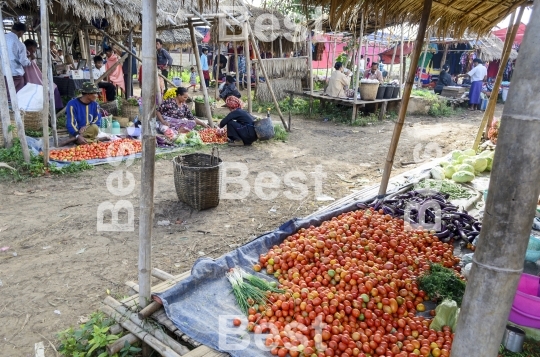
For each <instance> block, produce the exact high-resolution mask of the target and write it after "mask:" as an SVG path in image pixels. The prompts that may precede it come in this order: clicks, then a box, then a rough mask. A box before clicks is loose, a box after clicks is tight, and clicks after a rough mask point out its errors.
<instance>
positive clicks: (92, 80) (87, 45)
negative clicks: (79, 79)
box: [84, 27, 94, 83]
mask: <svg viewBox="0 0 540 357" xmlns="http://www.w3.org/2000/svg"><path fill="white" fill-rule="evenodd" d="M84 41H85V42H86V49H87V51H88V59H87V60H86V65H87V66H88V70H89V72H90V82H92V83H94V71H93V66H92V61H93V58H92V50H91V49H90V36H89V35H88V27H85V28H84Z"/></svg>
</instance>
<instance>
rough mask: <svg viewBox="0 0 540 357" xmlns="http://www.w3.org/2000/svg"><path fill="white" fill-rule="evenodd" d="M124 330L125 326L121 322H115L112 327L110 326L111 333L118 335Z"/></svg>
mask: <svg viewBox="0 0 540 357" xmlns="http://www.w3.org/2000/svg"><path fill="white" fill-rule="evenodd" d="M122 331H124V328H123V327H122V326H120V324H114V325H112V326H111V327H109V333H110V334H111V335H118V334H119V333H121V332H122Z"/></svg>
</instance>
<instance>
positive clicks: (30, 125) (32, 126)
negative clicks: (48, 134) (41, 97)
mask: <svg viewBox="0 0 540 357" xmlns="http://www.w3.org/2000/svg"><path fill="white" fill-rule="evenodd" d="M42 115H43V113H42V112H21V117H23V118H24V119H23V121H24V128H25V129H29V130H41V129H43V118H42Z"/></svg>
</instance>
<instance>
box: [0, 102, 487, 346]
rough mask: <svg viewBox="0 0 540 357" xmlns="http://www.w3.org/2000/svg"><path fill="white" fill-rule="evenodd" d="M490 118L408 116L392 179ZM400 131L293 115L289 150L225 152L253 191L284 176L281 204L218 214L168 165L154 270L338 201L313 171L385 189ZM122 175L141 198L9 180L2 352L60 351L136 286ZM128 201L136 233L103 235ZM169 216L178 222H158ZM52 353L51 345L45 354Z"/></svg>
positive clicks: (0, 305)
mask: <svg viewBox="0 0 540 357" xmlns="http://www.w3.org/2000/svg"><path fill="white" fill-rule="evenodd" d="M480 119H481V114H480V113H477V114H473V115H471V114H469V113H468V112H467V113H464V114H462V115H459V116H455V117H452V118H447V119H441V120H436V119H433V118H428V117H422V118H408V119H407V123H406V125H405V126H404V128H403V134H402V140H401V142H400V145H399V148H398V153H397V157H396V160H395V163H396V164H395V170H394V172H393V174H398V173H400V172H403V171H406V170H409V169H412V168H413V167H415V165H407V166H405V167H402V166H401V165H400V162H412V161H413V156H414V154H413V153H414V151H415V147H416V150H417V152H421V153H422V152H423V149H424V148H425V146H426V145H427V144H428V143H429V142H433V143H436V144H437V145H438V147H440V150H441V152H442V153H443V154H445V153H448V152H449V151H451V150H454V149H456V148H464V147H467V146H469V145H471V143H472V141H473V139H474V135H475V133H476V128H477V126H478V125H479V123H480ZM392 130H393V123H392V122H389V121H388V122H384V123H380V124H377V125H371V126H367V127H350V126H345V125H337V124H334V123H331V122H323V121H322V120H303V119H294V120H293V132H292V133H291V135H290V136H289V139H288V141H287V142H286V143H282V142H275V141H273V142H268V143H256V144H254V145H253V146H252V147H249V148H248V147H236V148H229V147H223V148H222V150H221V157H222V159H223V160H224V161H226V162H237V163H242V164H244V165H246V167H247V168H248V169H249V174H248V176H247V180H248V182H249V185H250V186H251V187H253V185H254V181H255V179H256V177H257V175H258V174H259V173H261V172H264V171H269V172H273V173H275V174H276V175H277V176H278V177H279V178H280V180H281V182H282V184H281V189H280V190H278V191H277V192H278V193H279V195H278V196H277V197H276V198H274V199H271V200H262V199H260V198H259V197H257V195H256V194H255V192H254V191H253V190H252V191H251V193H250V194H249V196H248V197H246V198H244V199H242V200H222V201H221V203H220V205H219V206H218V207H217V208H215V209H211V210H207V211H202V212H192V211H191V210H190V209H189V208H188V207H186V206H185V205H183V204H181V203H179V202H178V199H177V197H176V192H175V189H174V183H173V170H172V164H171V162H170V161H168V160H158V161H157V162H156V184H155V226H154V233H153V258H152V261H153V267H157V268H160V269H163V270H165V271H167V272H170V273H172V274H179V273H181V272H184V271H187V270H188V269H190V267H191V266H192V264H193V263H194V261H195V260H196V259H197V258H199V257H200V256H203V255H205V256H210V257H218V256H220V255H222V254H223V253H225V252H227V251H230V250H232V249H234V248H235V247H237V246H238V245H240V244H243V243H245V242H247V241H249V240H251V239H253V238H254V237H256V236H258V235H260V234H262V233H263V232H265V231H269V230H273V229H275V228H276V227H277V226H279V225H280V224H281V223H283V222H285V221H287V220H289V219H291V218H293V217H302V216H305V215H308V214H310V213H312V212H314V211H315V210H316V209H317V208H318V207H321V206H324V205H325V204H328V202H321V201H317V200H316V199H315V197H314V180H313V178H312V176H311V175H310V173H311V172H314V171H315V169H316V166H317V165H321V167H322V169H323V171H324V172H325V173H326V175H327V176H326V178H325V179H324V181H323V186H322V187H323V192H322V193H323V194H324V195H327V196H330V197H333V198H335V199H339V198H342V197H344V196H346V195H349V194H351V193H352V192H353V190H358V189H360V188H362V187H364V186H369V185H373V184H376V183H378V182H379V180H380V177H381V172H382V169H383V165H384V161H385V157H386V153H387V150H388V146H389V143H390V138H391V136H392ZM418 144H420V146H418ZM432 145H433V144H432ZM418 150H420V151H418ZM120 169H122V170H125V171H128V172H129V173H131V174H133V176H134V178H135V180H136V185H135V188H134V190H133V191H132V192H131V193H129V194H127V195H126V196H123V197H116V196H113V195H112V194H111V193H110V192H109V191H108V190H107V178H108V177H109V178H110V175H111V173H113V172H114V171H115V170H117V168H114V167H111V166H103V167H97V168H95V169H94V170H92V171H88V172H85V173H83V174H80V175H78V176H67V177H53V178H39V179H34V180H29V181H25V182H22V183H0V217H1V220H0V248H1V247H6V246H8V247H10V248H9V250H7V251H6V252H2V253H0V281H1V284H0V296H1V299H0V321H1V323H0V356H3V357H11V356H14V357H15V356H33V349H34V343H36V342H39V341H44V342H45V345H47V341H46V340H45V338H46V339H48V340H51V341H52V342H53V343H54V341H55V334H56V333H57V332H58V331H60V330H62V329H66V328H68V327H69V326H72V325H75V324H76V323H77V321H78V319H79V317H80V316H83V315H87V314H89V313H91V312H92V311H95V310H96V309H97V308H98V307H99V305H100V302H101V301H102V300H103V299H104V297H105V296H106V291H107V289H109V291H110V294H111V295H112V296H114V297H116V298H121V297H123V296H124V295H126V294H127V293H128V288H127V287H126V286H125V285H124V282H125V281H127V280H134V281H136V280H137V269H136V265H137V254H138V253H137V249H138V214H139V192H140V162H139V161H138V162H135V163H134V164H133V165H132V166H130V167H128V168H126V166H125V165H122V166H121V167H120ZM293 170H297V171H301V172H303V173H304V174H305V175H306V176H307V180H306V183H307V185H308V189H309V194H308V196H307V197H305V198H304V199H302V200H299V201H298V200H290V199H287V198H286V197H285V196H284V194H283V192H284V191H286V190H287V189H290V188H288V187H285V186H284V185H283V177H284V176H285V174H286V173H287V172H290V171H293ZM338 175H339V176H338ZM265 192H266V193H268V192H270V191H269V190H268V189H266V190H265ZM120 199H125V200H128V201H129V202H131V204H132V205H133V207H134V212H135V222H134V230H133V231H132V232H99V231H97V228H96V227H97V219H96V217H97V209H98V206H99V205H100V204H101V203H103V202H106V201H110V202H112V203H116V202H117V201H118V200H120ZM126 217H127V214H126V213H125V212H124V213H123V214H121V215H120V219H121V220H122V219H124V220H126ZM164 220H168V221H170V222H171V224H170V225H167V226H161V225H158V224H157V222H158V221H164ZM15 253H16V254H15ZM15 255H16V256H15ZM55 310H57V311H59V312H60V313H55ZM53 354H54V353H53V352H52V350H50V349H49V351H47V353H46V355H47V356H52V355H53Z"/></svg>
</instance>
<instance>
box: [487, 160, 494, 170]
mask: <svg viewBox="0 0 540 357" xmlns="http://www.w3.org/2000/svg"><path fill="white" fill-rule="evenodd" d="M486 161H487V166H486V171H491V166H492V165H493V159H492V158H491V157H486Z"/></svg>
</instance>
